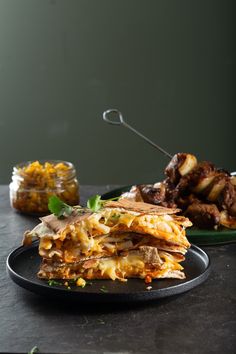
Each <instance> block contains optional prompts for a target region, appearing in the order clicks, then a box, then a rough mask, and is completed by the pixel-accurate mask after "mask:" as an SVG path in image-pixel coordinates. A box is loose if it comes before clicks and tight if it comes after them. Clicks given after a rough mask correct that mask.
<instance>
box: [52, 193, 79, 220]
mask: <svg viewBox="0 0 236 354" xmlns="http://www.w3.org/2000/svg"><path fill="white" fill-rule="evenodd" d="M48 209H49V210H50V212H51V213H53V214H54V215H55V216H57V217H58V218H63V217H66V216H69V215H71V213H72V211H73V208H72V207H71V206H70V205H68V204H66V203H64V202H63V201H62V200H61V199H60V198H58V197H57V196H56V195H52V196H51V197H50V198H49V202H48Z"/></svg>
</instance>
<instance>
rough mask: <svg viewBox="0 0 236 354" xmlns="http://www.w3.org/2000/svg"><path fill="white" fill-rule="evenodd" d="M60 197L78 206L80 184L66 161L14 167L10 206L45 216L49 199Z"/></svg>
mask: <svg viewBox="0 0 236 354" xmlns="http://www.w3.org/2000/svg"><path fill="white" fill-rule="evenodd" d="M52 195H57V196H58V197H59V198H60V199H61V200H63V201H64V202H65V203H67V204H69V205H77V204H79V183H78V180H77V178H76V171H75V168H74V165H73V164H72V163H70V162H65V161H57V160H52V161H46V162H45V161H34V162H31V161H29V162H23V163H21V164H19V165H16V166H15V167H14V168H13V173H12V182H11V183H10V201H11V206H12V207H13V208H15V209H16V210H18V211H20V212H22V213H27V214H31V215H45V214H47V213H48V212H49V210H48V199H49V197H50V196H52Z"/></svg>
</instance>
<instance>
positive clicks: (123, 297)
mask: <svg viewBox="0 0 236 354" xmlns="http://www.w3.org/2000/svg"><path fill="white" fill-rule="evenodd" d="M37 246H38V240H36V241H33V242H32V244H31V245H30V246H27V247H26V246H19V247H17V248H16V249H14V250H12V251H11V252H10V254H9V255H8V257H7V260H6V268H7V273H8V274H9V276H10V278H11V279H12V280H13V282H14V283H16V284H17V285H19V286H20V287H22V288H24V289H26V290H28V291H31V292H33V293H36V294H38V295H47V296H48V297H50V296H55V295H56V297H57V298H65V296H66V297H67V298H68V299H75V298H77V300H78V301H80V302H86V303H91V302H94V303H99V302H130V301H132V302H136V301H143V300H145V301H147V300H153V299H160V298H165V297H169V296H173V295H178V294H181V293H184V292H186V291H189V290H191V289H192V288H195V287H196V286H198V285H200V284H201V283H203V282H204V281H205V280H206V279H207V278H208V276H209V274H210V272H211V260H210V257H209V256H208V254H207V253H206V252H205V251H204V250H202V249H201V248H200V247H198V246H196V245H191V247H190V249H189V250H191V252H192V253H193V254H194V256H195V257H196V256H197V257H198V258H200V259H201V262H202V264H204V270H203V271H202V272H201V273H200V274H198V275H197V276H196V277H194V278H193V279H190V280H186V281H185V282H181V283H179V284H175V285H171V286H168V287H167V288H160V289H153V290H151V291H148V290H146V287H144V289H143V290H140V291H138V292H130V293H129V292H128V293H127V292H123V293H114V292H113V293H110V292H89V291H79V292H78V291H74V290H73V289H71V290H68V289H67V288H61V287H59V286H49V285H48V284H46V283H43V282H42V284H39V283H37V282H35V281H34V280H29V279H27V278H26V277H24V276H22V275H20V274H18V273H17V272H16V271H15V270H14V266H12V262H14V259H15V258H16V257H17V256H19V255H22V253H24V252H26V251H28V250H30V249H32V250H33V249H34V248H36V247H37ZM38 256H39V255H38ZM39 257H40V256H39ZM94 281H96V280H94ZM107 281H111V280H109V279H108V280H107ZM128 281H129V282H130V281H132V279H129V280H128ZM140 281H143V279H140ZM126 284H127V283H126ZM147 286H148V285H147Z"/></svg>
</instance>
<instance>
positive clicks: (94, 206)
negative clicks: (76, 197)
mask: <svg viewBox="0 0 236 354" xmlns="http://www.w3.org/2000/svg"><path fill="white" fill-rule="evenodd" d="M87 207H88V208H89V209H91V210H92V211H93V212H96V211H98V210H99V209H101V207H102V200H101V196H100V195H98V194H96V195H94V196H92V197H91V198H89V199H88V201H87Z"/></svg>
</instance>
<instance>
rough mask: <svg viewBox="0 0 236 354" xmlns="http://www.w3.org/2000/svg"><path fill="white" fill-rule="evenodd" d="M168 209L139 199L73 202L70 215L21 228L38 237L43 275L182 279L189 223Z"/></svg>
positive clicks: (28, 239)
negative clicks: (91, 204) (94, 204)
mask: <svg viewBox="0 0 236 354" xmlns="http://www.w3.org/2000/svg"><path fill="white" fill-rule="evenodd" d="M177 212H179V209H173V208H172V209H171V208H165V207H160V206H156V205H151V204H147V203H143V202H132V201H129V200H125V199H122V200H120V201H107V202H106V203H104V205H103V207H102V208H101V209H100V210H99V211H97V212H91V210H89V209H84V208H81V207H74V208H73V212H72V213H71V215H70V216H68V217H64V218H62V219H60V218H58V217H56V216H55V215H53V214H52V215H48V216H46V217H43V218H41V223H40V224H39V225H37V226H36V227H35V228H34V229H33V230H32V231H27V232H25V235H24V244H25V245H27V244H29V243H31V240H32V238H34V237H37V238H39V254H40V256H41V257H42V263H41V266H40V269H39V272H38V276H39V277H40V278H43V279H76V278H78V277H82V278H84V279H112V280H115V279H119V280H121V281H126V279H127V278H134V277H135V278H142V279H145V281H146V282H150V281H151V280H152V279H157V278H179V279H183V278H185V274H184V271H183V267H182V265H181V264H180V263H181V262H182V261H183V260H184V254H185V253H186V252H187V249H188V248H189V247H190V244H189V242H188V240H187V238H186V235H185V228H186V227H188V226H191V225H192V224H191V222H190V221H189V220H188V219H187V218H186V217H183V216H177V215H176V213H177Z"/></svg>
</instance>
